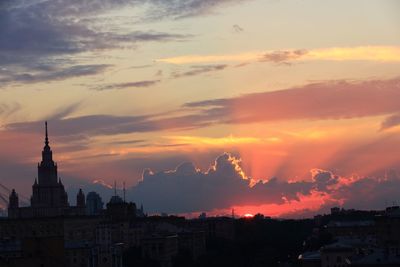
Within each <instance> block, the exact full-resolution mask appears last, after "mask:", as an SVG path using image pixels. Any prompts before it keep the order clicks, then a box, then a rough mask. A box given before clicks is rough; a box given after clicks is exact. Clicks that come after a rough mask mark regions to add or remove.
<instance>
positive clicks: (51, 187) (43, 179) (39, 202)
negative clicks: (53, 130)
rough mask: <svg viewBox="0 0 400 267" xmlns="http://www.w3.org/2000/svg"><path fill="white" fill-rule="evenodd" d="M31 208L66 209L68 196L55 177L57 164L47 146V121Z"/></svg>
mask: <svg viewBox="0 0 400 267" xmlns="http://www.w3.org/2000/svg"><path fill="white" fill-rule="evenodd" d="M32 191H33V194H32V198H31V206H32V207H54V208H61V207H68V206H69V204H68V196H67V193H66V192H65V189H64V185H63V184H62V183H61V179H59V178H58V175H57V164H56V163H55V162H54V161H53V152H52V151H51V148H50V145H49V134H48V129H47V121H46V122H45V140H44V147H43V151H42V161H41V162H40V163H38V179H37V180H36V179H35V183H34V184H33V186H32Z"/></svg>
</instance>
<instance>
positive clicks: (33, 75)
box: [0, 64, 111, 85]
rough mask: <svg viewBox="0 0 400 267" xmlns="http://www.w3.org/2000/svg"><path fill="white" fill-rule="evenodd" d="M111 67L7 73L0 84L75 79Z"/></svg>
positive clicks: (0, 78)
mask: <svg viewBox="0 0 400 267" xmlns="http://www.w3.org/2000/svg"><path fill="white" fill-rule="evenodd" d="M110 67H111V65H106V64H100V65H76V66H71V67H66V68H62V69H52V70H48V71H39V72H38V71H36V72H26V73H7V74H6V75H0V84H3V85H7V84H24V83H29V84H32V83H39V82H51V81H59V80H65V79H69V78H77V77H81V76H89V75H96V74H99V73H103V72H104V71H105V70H106V69H108V68H110Z"/></svg>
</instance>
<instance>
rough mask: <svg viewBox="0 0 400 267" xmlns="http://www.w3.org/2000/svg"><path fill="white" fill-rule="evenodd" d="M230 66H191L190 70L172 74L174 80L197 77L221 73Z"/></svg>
mask: <svg viewBox="0 0 400 267" xmlns="http://www.w3.org/2000/svg"><path fill="white" fill-rule="evenodd" d="M227 67H228V65H225V64H220V65H199V66H191V67H190V70H188V71H185V72H174V73H172V77H173V78H181V77H188V76H196V75H200V74H204V73H210V72H215V71H220V70H223V69H226V68H227Z"/></svg>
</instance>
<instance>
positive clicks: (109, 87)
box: [92, 80, 161, 91]
mask: <svg viewBox="0 0 400 267" xmlns="http://www.w3.org/2000/svg"><path fill="white" fill-rule="evenodd" d="M159 82H161V80H145V81H137V82H129V83H115V84H108V85H98V86H93V87H92V89H94V90H97V91H106V90H119V89H125V88H142V87H150V86H153V85H156V84H157V83H159Z"/></svg>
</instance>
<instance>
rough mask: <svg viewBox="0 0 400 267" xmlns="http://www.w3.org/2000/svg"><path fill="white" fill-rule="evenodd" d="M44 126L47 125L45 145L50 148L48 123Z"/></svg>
mask: <svg viewBox="0 0 400 267" xmlns="http://www.w3.org/2000/svg"><path fill="white" fill-rule="evenodd" d="M44 125H45V128H46V138H45V142H44V143H45V144H46V146H48V145H49V135H48V132H47V121H46V122H45V123H44Z"/></svg>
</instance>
